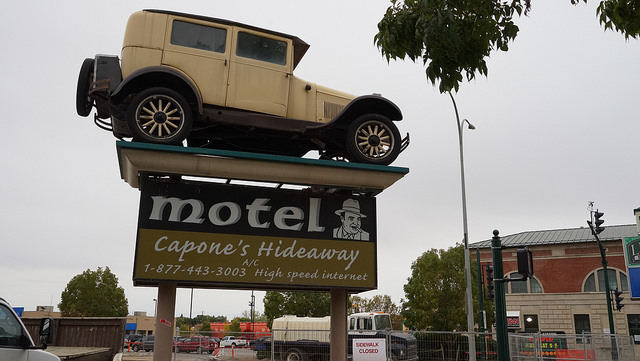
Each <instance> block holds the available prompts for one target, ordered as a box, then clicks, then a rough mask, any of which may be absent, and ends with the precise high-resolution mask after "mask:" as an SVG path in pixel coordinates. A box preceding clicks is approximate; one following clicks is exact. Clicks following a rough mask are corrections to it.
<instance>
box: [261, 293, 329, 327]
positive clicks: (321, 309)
mask: <svg viewBox="0 0 640 361" xmlns="http://www.w3.org/2000/svg"><path fill="white" fill-rule="evenodd" d="M263 303H264V315H265V316H266V317H267V323H268V325H269V327H271V324H272V323H273V319H275V318H278V317H281V316H283V315H296V316H300V317H305V316H307V317H324V316H327V315H329V313H330V307H331V298H330V296H329V294H328V293H326V292H278V291H267V294H266V295H265V297H264V299H263Z"/></svg>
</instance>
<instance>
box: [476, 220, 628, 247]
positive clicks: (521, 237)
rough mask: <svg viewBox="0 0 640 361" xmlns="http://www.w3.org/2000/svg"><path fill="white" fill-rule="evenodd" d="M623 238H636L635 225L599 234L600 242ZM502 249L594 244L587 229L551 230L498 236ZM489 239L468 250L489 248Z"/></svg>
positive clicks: (607, 230) (607, 229)
mask: <svg viewBox="0 0 640 361" xmlns="http://www.w3.org/2000/svg"><path fill="white" fill-rule="evenodd" d="M625 237H638V227H637V226H636V225H635V224H629V225H621V226H605V228H604V231H602V233H600V235H599V238H600V241H615V240H622V239H623V238H625ZM500 239H501V241H502V246H503V247H508V248H515V247H525V246H540V245H554V244H567V243H583V242H595V238H594V236H593V235H592V234H591V229H589V227H580V228H567V229H552V230H546V231H527V232H522V233H516V234H510V235H507V236H500ZM490 247H491V239H487V240H484V241H480V242H475V243H471V244H469V248H474V249H476V248H490Z"/></svg>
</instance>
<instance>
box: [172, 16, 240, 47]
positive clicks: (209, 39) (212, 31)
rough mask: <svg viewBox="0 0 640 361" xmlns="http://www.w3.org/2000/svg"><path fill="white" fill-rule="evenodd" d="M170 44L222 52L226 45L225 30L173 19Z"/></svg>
mask: <svg viewBox="0 0 640 361" xmlns="http://www.w3.org/2000/svg"><path fill="white" fill-rule="evenodd" d="M171 44H174V45H180V46H187V47H189V48H195V49H203V50H209V51H214V52H216V53H224V52H225V49H226V46H227V30H226V29H221V28H215V27H212V26H205V25H200V24H193V23H188V22H185V21H180V20H174V21H173V28H172V30H171Z"/></svg>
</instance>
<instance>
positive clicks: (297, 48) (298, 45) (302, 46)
mask: <svg viewBox="0 0 640 361" xmlns="http://www.w3.org/2000/svg"><path fill="white" fill-rule="evenodd" d="M144 11H148V12H152V13H159V14H168V15H175V16H181V17H185V18H190V19H196V20H202V21H208V22H212V23H218V24H225V25H230V26H239V27H243V28H246V29H249V30H255V31H260V32H263V33H267V34H271V35H276V36H281V37H284V38H287V39H291V41H293V68H294V69H295V67H296V66H298V63H299V62H300V60H302V57H303V56H304V54H306V52H307V50H309V44H307V43H306V42H304V41H303V40H302V39H300V38H299V37H297V36H294V35H289V34H285V33H281V32H278V31H273V30H269V29H264V28H260V27H257V26H253V25H247V24H243V23H239V22H236V21H231V20H226V19H219V18H213V17H209V16H202V15H194V14H187V13H181V12H177V11H170V10H159V9H144Z"/></svg>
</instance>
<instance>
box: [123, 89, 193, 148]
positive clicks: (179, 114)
mask: <svg viewBox="0 0 640 361" xmlns="http://www.w3.org/2000/svg"><path fill="white" fill-rule="evenodd" d="M127 122H128V125H129V130H130V131H131V134H132V136H133V139H134V140H136V141H141V142H147V143H158V144H180V143H182V141H183V140H184V139H186V138H187V136H188V135H189V133H190V132H191V126H192V123H193V115H192V112H191V108H190V107H189V103H188V102H187V100H186V99H185V98H184V97H183V96H182V95H181V94H180V93H178V92H176V91H175V90H172V89H168V88H160V87H158V88H150V89H146V90H143V91H141V92H140V93H138V94H137V95H136V96H135V97H134V98H133V100H132V101H131V104H130V105H129V109H128V114H127Z"/></svg>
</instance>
